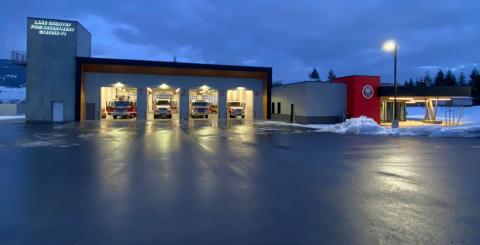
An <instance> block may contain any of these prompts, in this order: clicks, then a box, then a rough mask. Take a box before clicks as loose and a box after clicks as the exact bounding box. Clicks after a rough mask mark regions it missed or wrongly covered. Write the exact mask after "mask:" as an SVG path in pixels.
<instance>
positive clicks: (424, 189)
mask: <svg viewBox="0 0 480 245" xmlns="http://www.w3.org/2000/svg"><path fill="white" fill-rule="evenodd" d="M0 156H1V158H2V160H0V200H1V201H0V216H1V217H2V218H1V219H0V244H162V243H163V244H165V243H167V244H170V243H193V244H198V243H200V244H212V243H216V244H251V243H259V244H265V243H270V244H279V243H281V244H283V243H285V244H291V243H296V244H299V243H300V244H321V243H328V244H344V243H348V244H352V243H357V244H377V243H387V244H400V243H402V244H405V243H406V244H414V243H420V244H424V243H429V244H447V243H448V244H449V243H453V244H463V243H467V244H478V243H479V242H480V210H479V209H478V203H479V201H480V179H479V178H478V176H480V165H479V163H478V156H480V139H479V138H430V137H388V136H358V135H336V134H329V133H317V132H314V131H312V130H309V129H305V128H296V127H290V126H279V125H270V124H268V123H254V122H253V121H249V120H242V119H235V120H220V121H219V120H209V119H204V120H191V121H189V122H186V123H173V122H172V121H171V120H164V121H163V120H158V121H127V120H125V121H97V122H84V123H70V124H57V125H52V124H24V123H23V122H19V121H17V122H12V121H10V122H2V123H0Z"/></svg>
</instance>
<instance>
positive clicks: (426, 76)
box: [423, 71, 433, 86]
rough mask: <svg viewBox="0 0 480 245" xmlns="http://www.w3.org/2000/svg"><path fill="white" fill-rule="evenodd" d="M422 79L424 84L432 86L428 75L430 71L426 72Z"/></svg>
mask: <svg viewBox="0 0 480 245" xmlns="http://www.w3.org/2000/svg"><path fill="white" fill-rule="evenodd" d="M423 81H424V83H425V86H433V81H432V77H430V72H428V71H427V72H426V73H425V76H424V77H423Z"/></svg>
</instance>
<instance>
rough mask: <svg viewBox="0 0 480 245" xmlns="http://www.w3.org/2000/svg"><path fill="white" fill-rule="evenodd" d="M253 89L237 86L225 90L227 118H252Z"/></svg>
mask: <svg viewBox="0 0 480 245" xmlns="http://www.w3.org/2000/svg"><path fill="white" fill-rule="evenodd" d="M253 114H254V113H253V91H252V90H247V89H245V88H244V87H238V88H236V89H234V90H228V91H227V118H246V119H249V120H252V119H253V118H254V115H253Z"/></svg>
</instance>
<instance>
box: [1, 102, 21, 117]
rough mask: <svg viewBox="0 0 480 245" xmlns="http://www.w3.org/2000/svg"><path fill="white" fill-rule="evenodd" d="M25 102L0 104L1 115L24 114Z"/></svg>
mask: <svg viewBox="0 0 480 245" xmlns="http://www.w3.org/2000/svg"><path fill="white" fill-rule="evenodd" d="M24 108H25V104H0V116H16V115H22V114H24V113H25V111H24Z"/></svg>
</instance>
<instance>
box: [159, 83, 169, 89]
mask: <svg viewBox="0 0 480 245" xmlns="http://www.w3.org/2000/svg"><path fill="white" fill-rule="evenodd" d="M158 87H159V88H160V89H168V88H169V87H170V86H168V85H167V84H166V83H162V84H161V85H160V86H158Z"/></svg>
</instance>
